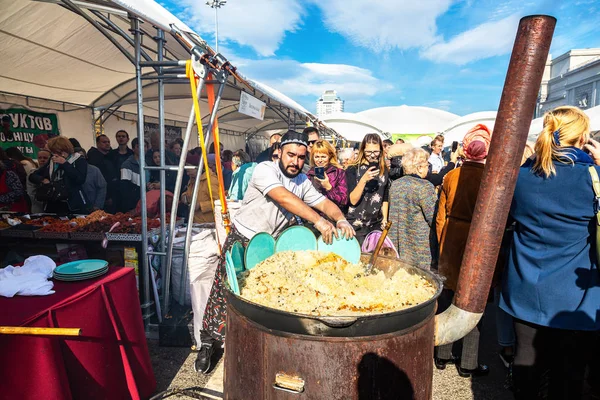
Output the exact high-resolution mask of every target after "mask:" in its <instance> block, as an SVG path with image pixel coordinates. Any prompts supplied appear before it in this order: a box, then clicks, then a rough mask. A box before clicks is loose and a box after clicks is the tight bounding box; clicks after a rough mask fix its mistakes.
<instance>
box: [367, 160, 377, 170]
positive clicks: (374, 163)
mask: <svg viewBox="0 0 600 400" xmlns="http://www.w3.org/2000/svg"><path fill="white" fill-rule="evenodd" d="M373 167H375V169H379V162H378V161H373V162H370V163H369V168H368V169H370V168H373Z"/></svg>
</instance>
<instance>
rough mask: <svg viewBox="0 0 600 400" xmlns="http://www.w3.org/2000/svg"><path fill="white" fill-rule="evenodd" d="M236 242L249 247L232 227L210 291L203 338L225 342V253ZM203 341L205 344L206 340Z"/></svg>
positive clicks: (246, 240)
mask: <svg viewBox="0 0 600 400" xmlns="http://www.w3.org/2000/svg"><path fill="white" fill-rule="evenodd" d="M235 242H240V243H241V244H242V246H244V248H246V246H247V245H248V239H246V237H244V236H243V235H242V234H240V233H239V232H238V231H237V229H235V227H234V226H233V225H232V226H231V231H230V232H229V235H228V236H227V239H225V244H224V245H223V251H222V254H221V256H220V257H219V265H218V266H217V271H216V272H215V279H214V281H213V285H212V288H211V289H210V295H209V298H208V303H207V304H206V311H205V312H204V320H203V321H202V330H203V331H202V332H201V337H203V338H205V337H207V335H210V337H212V338H213V339H215V340H219V341H222V342H224V341H225V332H226V327H225V321H226V319H227V304H226V301H225V282H227V272H226V269H225V253H226V252H227V251H229V250H231V248H232V246H233V244H234V243H235ZM201 340H202V341H203V342H204V339H201Z"/></svg>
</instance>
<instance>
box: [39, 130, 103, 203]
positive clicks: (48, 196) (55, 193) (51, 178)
mask: <svg viewBox="0 0 600 400" xmlns="http://www.w3.org/2000/svg"><path fill="white" fill-rule="evenodd" d="M47 147H48V150H49V151H50V154H52V159H51V160H50V162H48V163H47V164H45V165H43V166H42V167H41V168H39V169H38V170H36V171H34V172H32V173H31V175H30V176H29V180H30V181H31V183H33V184H35V185H41V187H39V188H38V189H37V191H36V198H37V199H38V200H39V201H43V202H44V203H45V208H44V211H45V212H51V213H59V214H66V213H87V212H89V211H90V208H91V204H90V203H89V202H88V200H87V198H86V197H85V194H84V191H83V184H84V183H85V180H86V178H87V168H88V164H87V161H86V160H85V157H83V156H82V155H81V154H79V153H76V152H75V150H74V148H73V145H72V144H71V142H70V141H69V139H67V138H66V137H64V136H56V137H53V138H52V139H50V140H49V141H48V144H47Z"/></svg>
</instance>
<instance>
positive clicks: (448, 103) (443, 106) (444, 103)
mask: <svg viewBox="0 0 600 400" xmlns="http://www.w3.org/2000/svg"><path fill="white" fill-rule="evenodd" d="M453 104H454V102H453V101H452V100H437V101H430V102H427V103H425V104H424V105H425V106H426V107H431V108H437V109H439V110H444V111H450V108H451V107H452V105H453Z"/></svg>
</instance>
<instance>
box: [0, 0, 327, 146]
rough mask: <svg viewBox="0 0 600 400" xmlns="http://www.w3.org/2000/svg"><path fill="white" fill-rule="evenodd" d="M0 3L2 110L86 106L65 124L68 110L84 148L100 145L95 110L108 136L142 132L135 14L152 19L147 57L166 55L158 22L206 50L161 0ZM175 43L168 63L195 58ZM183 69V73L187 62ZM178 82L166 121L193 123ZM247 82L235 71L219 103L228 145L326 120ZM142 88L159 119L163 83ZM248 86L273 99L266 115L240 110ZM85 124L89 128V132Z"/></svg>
mask: <svg viewBox="0 0 600 400" xmlns="http://www.w3.org/2000/svg"><path fill="white" fill-rule="evenodd" d="M0 4H1V5H2V10H3V12H2V14H1V15H0V26H2V29H1V30H0V47H1V48H2V49H3V57H2V59H3V62H2V65H0V88H1V92H3V93H4V94H5V96H3V97H1V98H0V102H1V103H0V107H4V108H6V107H7V106H10V105H24V104H25V105H26V104H29V105H28V107H30V108H33V109H36V110H56V109H57V108H59V109H63V108H69V109H75V108H76V109H82V107H83V108H88V111H87V112H86V111H83V112H82V111H79V112H78V115H79V116H80V117H81V118H83V119H85V122H82V121H80V122H78V123H77V124H75V125H71V123H70V122H68V123H67V124H65V123H64V122H65V121H63V120H64V119H65V118H63V116H62V114H59V120H60V127H61V131H62V132H64V134H66V135H69V136H72V137H76V138H77V139H79V140H80V142H81V143H82V145H84V147H90V146H91V145H93V140H94V137H95V132H94V130H93V124H94V120H93V119H92V115H93V114H92V112H91V110H90V109H93V110H95V111H96V114H95V117H96V118H98V117H100V118H101V121H102V124H103V125H104V127H105V133H107V134H109V135H112V134H114V133H115V132H116V130H118V129H127V128H128V129H134V130H135V129H136V124H135V114H136V113H137V107H136V101H137V99H136V90H135V89H136V86H135V84H136V81H135V69H134V68H133V65H132V61H133V60H132V54H133V52H132V48H133V41H132V39H131V38H130V35H129V30H130V29H131V21H130V20H129V19H128V13H129V14H134V15H136V16H137V17H139V18H140V19H141V20H142V22H144V23H143V24H142V25H141V30H142V32H143V34H144V35H143V39H142V52H143V59H144V60H146V61H151V60H156V59H157V41H156V39H155V37H156V36H157V30H156V29H155V27H158V28H161V29H163V30H164V31H165V32H167V33H169V32H171V33H172V35H173V32H175V31H182V32H184V33H185V35H186V36H187V37H188V38H191V39H192V40H193V41H194V44H195V45H198V46H206V44H205V43H204V42H203V41H202V39H201V38H200V37H199V36H198V35H196V34H195V33H194V32H193V31H192V30H191V29H190V28H189V27H188V26H187V25H185V24H184V23H183V22H181V21H180V20H179V19H178V18H176V17H175V16H173V15H172V14H171V13H169V12H168V11H167V10H166V9H164V8H163V7H162V6H161V5H159V4H157V3H155V2H154V1H152V0H84V1H82V0H79V1H75V0H48V1H32V0H0ZM166 39H167V40H166V42H165V44H164V59H165V60H173V61H176V60H186V59H189V58H190V51H189V49H188V48H187V47H186V46H185V43H182V41H181V40H177V38H176V37H175V36H174V35H173V36H168V37H167V38H166ZM206 47H207V46H206ZM146 71H147V70H145V72H146ZM174 71H175V70H174ZM175 72H178V73H179V74H181V73H183V72H184V71H182V70H181V68H179V70H178V71H175ZM151 74H154V75H156V74H155V71H153V72H151V73H147V75H151ZM244 79H245V78H244ZM175 81H177V79H175V78H174V79H173V80H172V82H175ZM178 81H179V82H180V83H182V84H173V85H165V91H166V93H165V103H164V104H165V118H166V120H167V124H171V125H181V123H185V122H186V121H187V118H188V113H189V110H190V108H191V105H192V102H191V93H190V87H189V83H188V84H185V83H186V82H188V81H186V80H183V79H179V80H178ZM246 81H247V83H248V85H244V84H243V83H242V82H240V80H239V79H236V78H235V77H233V76H230V77H229V79H228V83H227V88H226V90H225V91H224V96H223V100H222V102H221V105H220V107H219V113H218V115H219V126H220V128H221V129H222V130H223V132H224V135H223V141H224V142H228V143H225V145H226V146H227V147H228V148H232V149H237V148H243V147H244V144H245V139H246V138H247V137H248V135H255V134H256V133H260V132H263V131H265V130H273V129H287V128H288V127H290V126H291V127H295V126H298V127H304V126H306V124H307V123H311V124H314V123H318V122H317V119H316V117H314V116H313V115H312V114H310V113H309V112H308V111H306V110H305V109H304V108H303V107H301V106H300V105H298V104H297V103H296V102H294V101H293V100H291V99H289V98H288V97H286V96H285V95H283V94H281V93H279V92H277V91H275V90H274V89H272V88H269V87H268V86H266V85H264V84H261V83H259V82H255V81H252V80H250V79H246ZM167 83H169V82H168V81H167ZM143 84H144V93H143V97H144V99H145V100H147V101H145V103H144V115H146V116H148V117H158V111H157V110H158V106H157V102H156V99H157V86H158V85H157V80H156V79H155V80H144V81H143ZM241 91H246V92H248V93H249V94H251V95H253V96H254V97H256V98H258V99H260V100H261V101H263V102H265V103H266V105H267V110H266V112H265V117H264V120H262V121H260V120H258V119H254V118H252V117H249V116H247V115H244V114H240V113H239V112H237V108H238V105H239V100H240V93H241ZM205 96H206V95H205V91H204V94H203V101H202V102H201V105H200V107H201V110H202V114H203V122H205V121H207V116H208V115H209V114H210V113H209V110H208V104H207V103H206V100H205V98H206V97H205ZM18 97H21V99H18ZM33 100H35V101H33ZM44 100H46V101H47V102H44ZM33 103H35V105H34V104H33ZM59 103H62V104H60V105H57V104H59ZM117 117H118V118H117ZM71 119H72V118H71ZM123 121H127V122H123ZM132 121H133V122H134V124H131V122H132ZM82 125H84V126H87V127H89V129H86V130H81V127H82ZM121 125H123V127H121ZM107 127H110V128H111V130H110V131H109V130H108V129H107ZM228 145H229V146H228Z"/></svg>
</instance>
